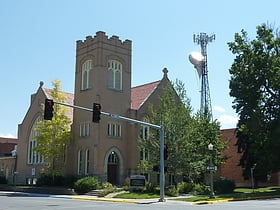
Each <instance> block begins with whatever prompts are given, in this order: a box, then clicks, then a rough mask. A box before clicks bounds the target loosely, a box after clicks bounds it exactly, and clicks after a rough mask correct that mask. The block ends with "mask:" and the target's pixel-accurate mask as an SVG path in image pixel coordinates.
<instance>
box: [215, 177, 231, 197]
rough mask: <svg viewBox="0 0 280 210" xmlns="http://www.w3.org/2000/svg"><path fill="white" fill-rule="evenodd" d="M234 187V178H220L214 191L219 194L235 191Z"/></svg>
mask: <svg viewBox="0 0 280 210" xmlns="http://www.w3.org/2000/svg"><path fill="white" fill-rule="evenodd" d="M234 189H235V183H234V181H233V180H230V179H226V178H220V179H218V180H216V181H215V182H214V191H215V192H216V193H217V194H229V193H233V191H234Z"/></svg>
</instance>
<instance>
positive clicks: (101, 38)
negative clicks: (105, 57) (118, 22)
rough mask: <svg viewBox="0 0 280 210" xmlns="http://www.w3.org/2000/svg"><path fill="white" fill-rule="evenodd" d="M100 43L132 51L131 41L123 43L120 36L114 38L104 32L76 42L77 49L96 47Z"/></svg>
mask: <svg viewBox="0 0 280 210" xmlns="http://www.w3.org/2000/svg"><path fill="white" fill-rule="evenodd" d="M100 42H102V43H103V44H108V45H113V46H115V47H120V48H127V49H128V50H131V43H132V42H131V40H128V39H126V40H125V41H122V40H120V39H119V37H118V36H115V35H113V36H112V37H108V36H107V35H106V33H105V32H103V31H98V32H96V35H95V36H94V37H92V36H87V37H86V39H85V40H78V41H77V42H76V43H77V49H79V48H84V47H88V46H91V45H95V44H98V43H100Z"/></svg>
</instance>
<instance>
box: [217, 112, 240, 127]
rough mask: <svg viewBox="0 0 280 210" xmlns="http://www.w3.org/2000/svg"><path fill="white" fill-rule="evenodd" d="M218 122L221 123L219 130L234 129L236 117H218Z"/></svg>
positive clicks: (225, 115) (224, 115)
mask: <svg viewBox="0 0 280 210" xmlns="http://www.w3.org/2000/svg"><path fill="white" fill-rule="evenodd" d="M218 121H219V122H220V123H221V128H223V129H225V128H236V124H237V122H238V117H235V116H231V115H227V114H223V115H221V116H220V117H218Z"/></svg>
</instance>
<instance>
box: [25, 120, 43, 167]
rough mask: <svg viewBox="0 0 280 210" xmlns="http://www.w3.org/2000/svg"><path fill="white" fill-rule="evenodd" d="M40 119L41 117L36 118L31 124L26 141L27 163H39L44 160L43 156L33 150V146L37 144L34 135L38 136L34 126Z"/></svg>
mask: <svg viewBox="0 0 280 210" xmlns="http://www.w3.org/2000/svg"><path fill="white" fill-rule="evenodd" d="M40 121H41V118H37V119H36V120H35V122H34V124H33V126H32V129H31V131H30V134H29V141H28V159H27V163H28V164H41V163H43V162H44V158H43V156H42V155H40V154H39V153H38V152H36V151H34V148H35V147H36V146H37V144H38V143H37V140H36V136H38V134H39V133H38V131H36V129H35V128H36V126H37V124H38V122H40Z"/></svg>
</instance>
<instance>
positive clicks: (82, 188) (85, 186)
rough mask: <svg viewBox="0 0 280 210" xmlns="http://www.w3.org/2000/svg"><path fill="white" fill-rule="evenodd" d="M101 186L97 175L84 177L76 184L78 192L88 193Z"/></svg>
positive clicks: (75, 187) (75, 188)
mask: <svg viewBox="0 0 280 210" xmlns="http://www.w3.org/2000/svg"><path fill="white" fill-rule="evenodd" d="M98 186H99V182H98V179H97V178H95V177H84V178H81V179H79V180H77V181H76V182H75V184H74V190H75V192H76V193H78V194H83V193H87V192H89V191H91V190H96V189H97V188H98Z"/></svg>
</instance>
